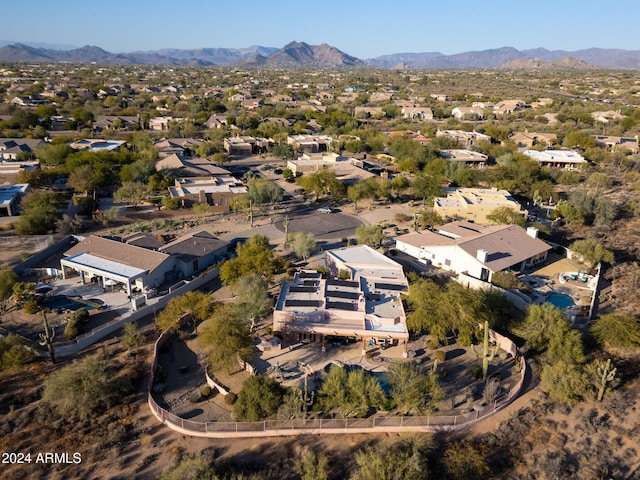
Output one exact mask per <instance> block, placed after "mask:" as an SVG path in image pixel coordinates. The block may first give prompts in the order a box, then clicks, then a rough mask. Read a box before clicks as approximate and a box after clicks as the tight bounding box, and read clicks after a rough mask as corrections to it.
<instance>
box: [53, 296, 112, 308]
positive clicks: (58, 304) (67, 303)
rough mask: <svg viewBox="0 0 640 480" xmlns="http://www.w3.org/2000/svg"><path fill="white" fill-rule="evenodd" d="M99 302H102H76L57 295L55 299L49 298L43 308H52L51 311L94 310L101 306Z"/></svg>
mask: <svg viewBox="0 0 640 480" xmlns="http://www.w3.org/2000/svg"><path fill="white" fill-rule="evenodd" d="M98 302H100V300H93V301H88V300H75V299H73V298H69V297H66V296H64V295H55V296H53V297H48V298H47V299H46V300H45V301H44V303H43V306H45V307H47V308H50V309H51V310H73V311H75V310H79V309H81V308H86V309H87V310H92V309H94V308H97V307H98V306H99V304H98Z"/></svg>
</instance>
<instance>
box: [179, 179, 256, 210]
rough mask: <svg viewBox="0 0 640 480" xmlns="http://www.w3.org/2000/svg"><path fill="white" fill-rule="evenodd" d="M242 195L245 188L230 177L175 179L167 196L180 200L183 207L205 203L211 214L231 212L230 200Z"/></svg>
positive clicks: (245, 190) (245, 191)
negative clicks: (209, 207) (208, 206)
mask: <svg viewBox="0 0 640 480" xmlns="http://www.w3.org/2000/svg"><path fill="white" fill-rule="evenodd" d="M244 193H247V187H246V186H244V185H243V184H242V183H241V182H240V181H239V180H238V179H236V178H235V177H233V176H232V175H210V176H202V177H182V178H176V179H175V183H174V185H173V186H172V187H169V196H170V197H171V198H178V199H180V200H181V201H182V204H183V206H191V205H193V204H194V203H207V204H209V205H211V212H212V213H227V212H229V211H231V199H232V198H233V197H235V196H237V195H242V194H244Z"/></svg>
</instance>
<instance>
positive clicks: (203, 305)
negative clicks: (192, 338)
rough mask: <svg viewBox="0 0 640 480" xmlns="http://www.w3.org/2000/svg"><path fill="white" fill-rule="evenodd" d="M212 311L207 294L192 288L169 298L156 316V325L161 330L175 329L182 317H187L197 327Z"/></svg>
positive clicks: (178, 326)
mask: <svg viewBox="0 0 640 480" xmlns="http://www.w3.org/2000/svg"><path fill="white" fill-rule="evenodd" d="M212 311H213V304H212V303H211V299H210V298H209V295H207V294H206V293H204V292H199V291H197V290H194V291H191V292H187V293H185V294H184V295H180V296H179V297H175V298H172V299H171V300H169V303H167V306H166V307H165V308H164V310H162V312H160V314H159V315H158V316H157V317H156V326H157V327H158V329H159V330H160V331H161V332H166V331H167V330H177V329H178V328H180V325H181V322H182V321H183V319H188V320H190V321H192V322H193V325H194V327H195V328H196V329H197V324H198V323H200V322H203V321H204V320H206V319H207V318H209V315H211V312H212Z"/></svg>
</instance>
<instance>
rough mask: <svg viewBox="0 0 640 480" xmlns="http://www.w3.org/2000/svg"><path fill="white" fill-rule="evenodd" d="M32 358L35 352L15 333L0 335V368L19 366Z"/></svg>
mask: <svg viewBox="0 0 640 480" xmlns="http://www.w3.org/2000/svg"><path fill="white" fill-rule="evenodd" d="M34 358H35V354H34V353H33V352H31V350H29V349H28V348H26V345H25V342H24V341H23V340H22V339H21V338H20V337H18V336H17V335H7V336H6V337H0V370H5V369H9V368H15V367H20V366H22V365H24V364H25V363H27V362H30V361H31V360H33V359H34Z"/></svg>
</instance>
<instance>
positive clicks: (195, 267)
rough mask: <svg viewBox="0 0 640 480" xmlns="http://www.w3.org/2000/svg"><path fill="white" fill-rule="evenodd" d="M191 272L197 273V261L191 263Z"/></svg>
mask: <svg viewBox="0 0 640 480" xmlns="http://www.w3.org/2000/svg"><path fill="white" fill-rule="evenodd" d="M193 271H194V272H197V271H198V260H197V259H196V260H194V261H193Z"/></svg>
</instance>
